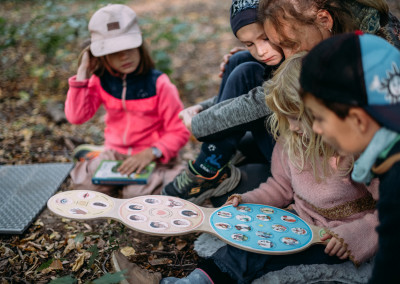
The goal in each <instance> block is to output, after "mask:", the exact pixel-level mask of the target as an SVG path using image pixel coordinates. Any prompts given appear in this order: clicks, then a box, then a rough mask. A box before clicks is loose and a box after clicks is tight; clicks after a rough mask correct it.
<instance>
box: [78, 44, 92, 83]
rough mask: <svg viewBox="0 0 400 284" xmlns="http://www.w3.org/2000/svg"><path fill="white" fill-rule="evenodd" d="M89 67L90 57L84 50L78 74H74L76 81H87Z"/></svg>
mask: <svg viewBox="0 0 400 284" xmlns="http://www.w3.org/2000/svg"><path fill="white" fill-rule="evenodd" d="M89 66H90V56H89V51H88V50H86V51H85V52H83V55H82V58H81V63H80V64H79V67H78V72H77V73H76V81H83V80H85V79H88V75H89V72H88V70H89Z"/></svg>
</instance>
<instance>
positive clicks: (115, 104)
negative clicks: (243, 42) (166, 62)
mask: <svg viewBox="0 0 400 284" xmlns="http://www.w3.org/2000/svg"><path fill="white" fill-rule="evenodd" d="M68 83H69V90H68V94H67V100H66V102H65V114H66V117H67V119H68V121H69V122H71V123H73V124H82V123H84V122H86V121H88V120H89V119H90V118H92V117H93V116H94V114H95V113H96V111H97V110H98V108H99V107H100V105H104V108H105V110H106V111H107V114H106V117H105V124H106V127H105V131H104V139H105V143H104V145H105V147H106V148H107V149H114V150H116V151H117V152H119V153H122V154H128V155H133V154H135V153H138V152H140V151H142V150H144V149H146V148H148V147H151V146H154V147H157V148H158V149H160V150H161V152H162V154H163V156H162V158H161V159H160V160H161V162H162V163H167V162H168V161H169V160H170V159H171V158H173V157H176V156H177V154H178V151H179V150H180V149H181V148H182V147H183V146H184V145H185V144H186V142H187V141H188V139H189V135H190V133H189V131H188V130H187V129H186V127H185V125H184V124H183V122H182V121H181V120H180V119H179V117H178V114H179V112H180V111H181V110H182V109H183V104H182V102H181V101H180V99H179V94H178V90H177V88H176V87H175V85H173V84H172V83H171V82H170V80H169V78H168V76H167V75H166V74H162V75H160V76H159V77H158V79H157V83H156V95H155V96H152V97H149V98H144V99H135V100H124V99H118V98H115V97H113V96H112V95H110V94H109V93H107V92H106V91H105V90H104V89H103V88H102V87H101V84H100V79H99V77H97V76H96V75H93V76H91V77H90V79H88V80H85V81H76V76H73V77H71V78H70V79H69V81H68ZM123 97H124V96H123V95H122V98H123Z"/></svg>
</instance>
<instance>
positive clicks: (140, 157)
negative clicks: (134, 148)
mask: <svg viewBox="0 0 400 284" xmlns="http://www.w3.org/2000/svg"><path fill="white" fill-rule="evenodd" d="M154 158H155V157H154V155H153V152H152V151H151V148H147V149H145V150H143V151H142V152H139V153H137V154H135V155H133V156H130V157H128V158H126V159H125V161H124V162H123V163H122V165H121V166H119V168H118V171H119V172H120V173H121V174H122V175H130V174H131V173H133V172H138V173H139V172H141V171H142V170H144V169H145V168H146V166H147V165H148V164H150V163H151V162H152V161H153V160H154Z"/></svg>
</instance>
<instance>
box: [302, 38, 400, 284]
mask: <svg viewBox="0 0 400 284" xmlns="http://www.w3.org/2000/svg"><path fill="white" fill-rule="evenodd" d="M300 84H301V86H302V89H303V90H302V96H303V99H304V102H305V105H306V106H307V108H308V109H309V110H310V111H311V112H312V114H313V116H314V122H313V130H314V131H315V132H316V133H318V134H320V135H322V136H323V138H324V140H325V141H326V142H327V143H329V144H331V145H332V146H334V147H335V148H336V149H337V150H338V151H341V152H343V153H353V154H360V156H359V158H358V159H357V161H356V162H355V164H354V169H353V172H352V179H353V180H354V181H355V182H360V183H367V184H368V183H369V182H370V180H371V179H372V178H373V177H378V178H379V180H380V186H379V201H378V204H377V208H378V215H379V222H380V224H379V226H378V227H377V231H378V234H379V250H378V252H377V255H376V257H375V264H374V268H373V272H372V278H371V279H370V281H369V283H400V273H399V272H398V270H397V269H398V263H399V261H398V258H399V255H400V247H399V245H398V238H399V235H400V221H399V220H400V211H399V208H400V51H399V50H397V49H396V48H395V47H394V46H392V45H391V44H389V43H388V42H386V41H385V40H383V39H382V38H380V37H377V36H374V35H369V34H365V35H363V34H362V33H361V32H357V33H352V34H343V35H338V36H335V37H332V38H329V39H327V40H325V41H323V42H321V43H320V44H319V45H317V46H316V47H314V48H313V49H312V50H311V51H310V52H309V54H308V55H307V56H306V57H305V59H304V61H303V68H302V71H301V76H300Z"/></svg>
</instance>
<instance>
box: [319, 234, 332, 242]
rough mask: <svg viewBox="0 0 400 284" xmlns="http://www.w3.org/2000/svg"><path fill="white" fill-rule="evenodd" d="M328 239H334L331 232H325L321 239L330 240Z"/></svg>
mask: <svg viewBox="0 0 400 284" xmlns="http://www.w3.org/2000/svg"><path fill="white" fill-rule="evenodd" d="M328 239H332V235H330V234H324V235H323V236H322V238H321V241H322V242H324V241H326V240H328Z"/></svg>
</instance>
